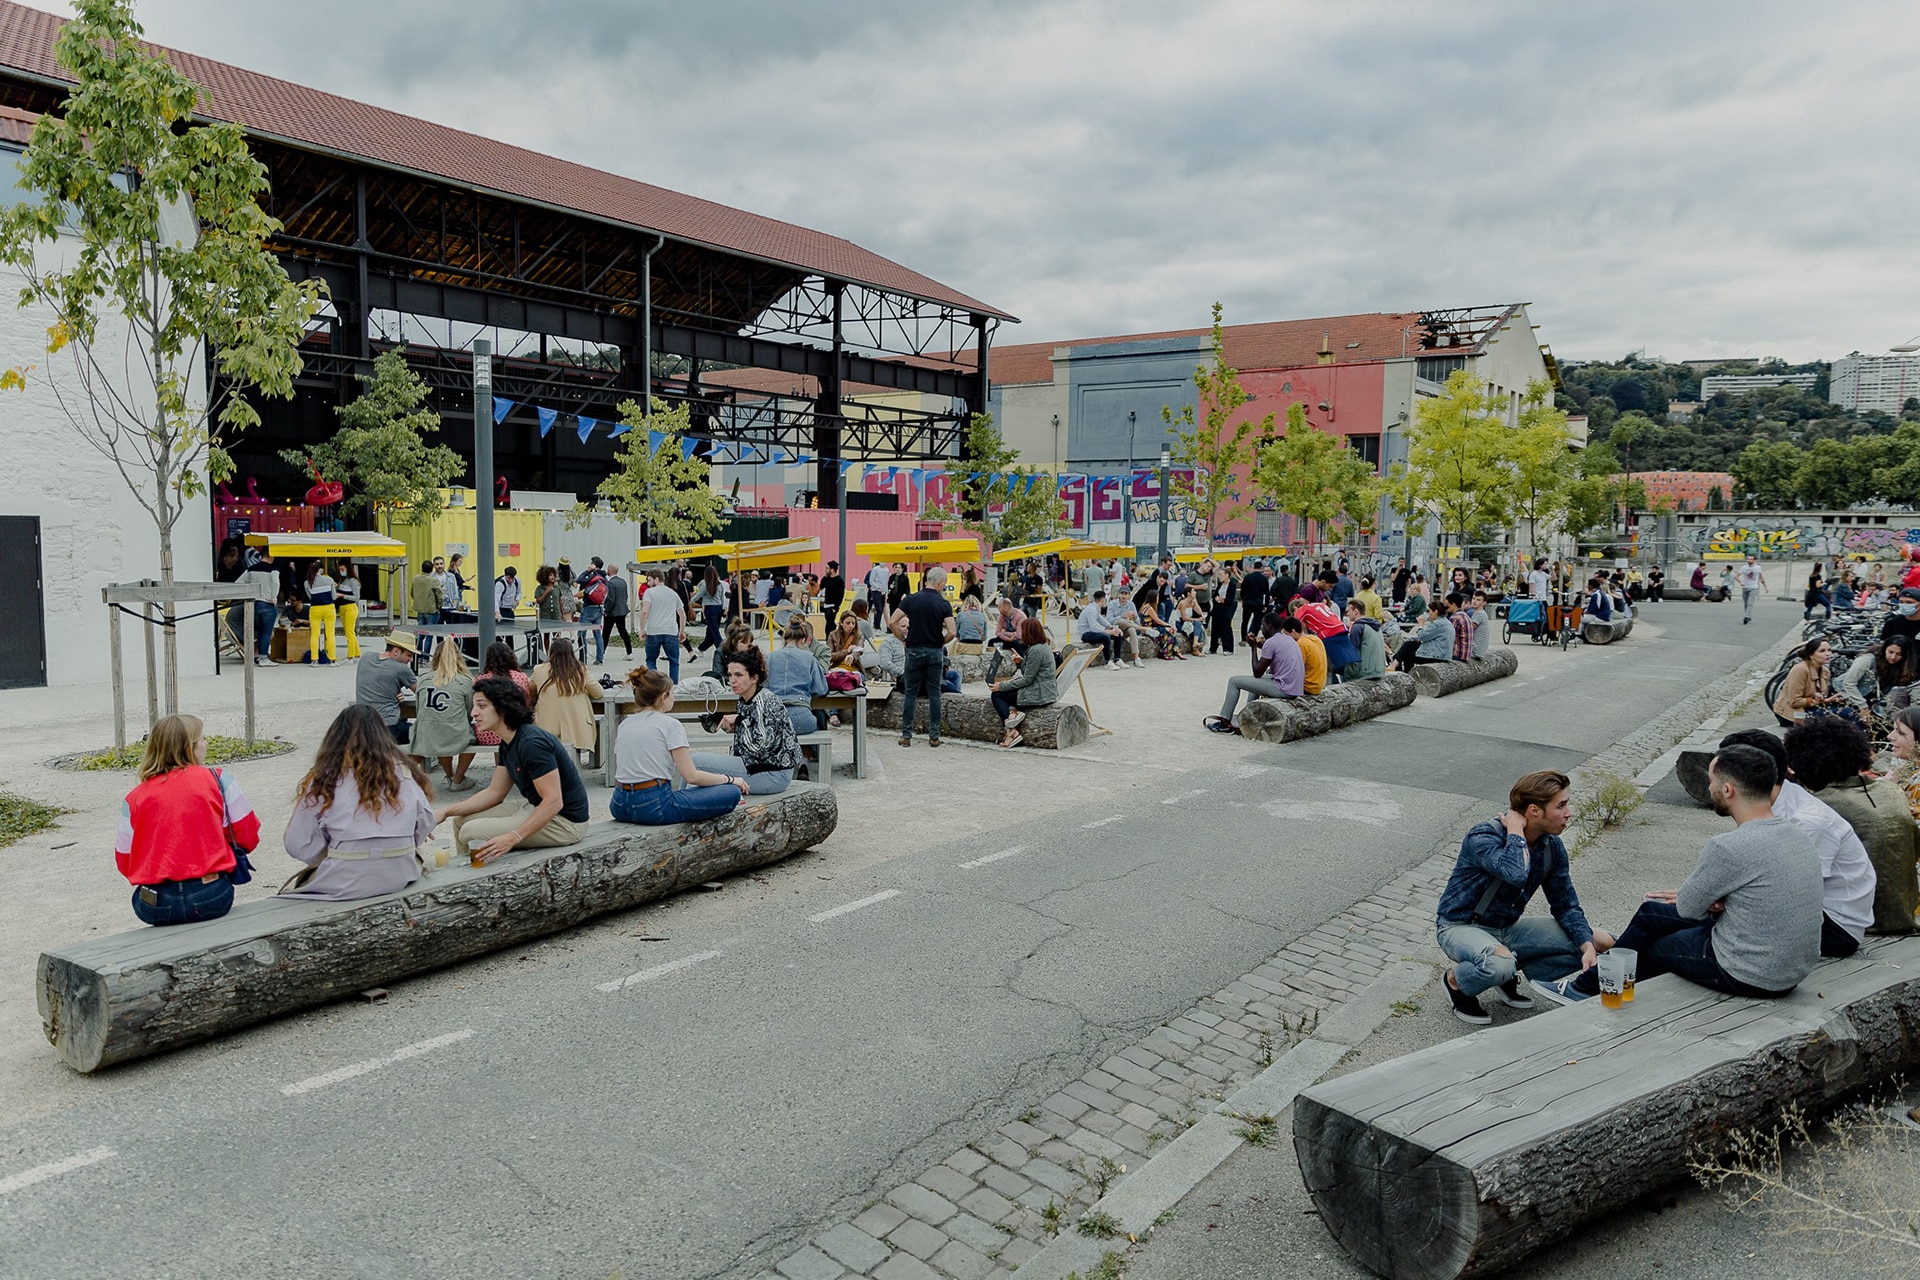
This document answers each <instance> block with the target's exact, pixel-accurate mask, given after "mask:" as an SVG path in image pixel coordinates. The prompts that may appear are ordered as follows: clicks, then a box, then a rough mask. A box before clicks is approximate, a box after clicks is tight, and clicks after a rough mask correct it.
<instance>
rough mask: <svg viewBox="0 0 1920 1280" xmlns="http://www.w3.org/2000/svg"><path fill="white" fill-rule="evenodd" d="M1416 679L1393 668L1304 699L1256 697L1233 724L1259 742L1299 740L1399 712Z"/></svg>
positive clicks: (1410, 698) (1408, 698) (1404, 704)
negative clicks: (1376, 676) (1370, 677)
mask: <svg viewBox="0 0 1920 1280" xmlns="http://www.w3.org/2000/svg"><path fill="white" fill-rule="evenodd" d="M1414 693H1415V688H1414V683H1413V677H1412V676H1410V675H1408V674H1407V673H1406V672H1404V671H1389V672H1387V674H1386V675H1384V676H1381V677H1380V678H1379V679H1378V680H1349V681H1345V682H1343V683H1341V684H1336V685H1332V686H1330V687H1329V688H1328V689H1327V690H1326V691H1325V692H1323V693H1316V694H1311V695H1309V696H1307V697H1304V698H1255V699H1254V700H1253V701H1252V702H1249V703H1248V704H1247V705H1246V706H1244V707H1242V708H1240V714H1239V716H1238V717H1236V718H1235V720H1234V724H1235V725H1236V726H1237V727H1238V728H1239V730H1240V733H1241V736H1242V737H1247V738H1252V739H1253V740H1254V741H1256V742H1297V741H1299V740H1300V739H1301V738H1312V737H1317V736H1319V735H1320V734H1323V733H1329V732H1331V731H1333V730H1335V729H1343V728H1345V727H1346V726H1347V725H1350V724H1353V723H1355V722H1356V721H1360V720H1371V719H1373V717H1375V716H1383V715H1385V714H1386V713H1387V712H1389V711H1397V710H1398V709H1400V708H1401V707H1404V706H1407V705H1409V704H1410V703H1412V701H1413V699H1414Z"/></svg>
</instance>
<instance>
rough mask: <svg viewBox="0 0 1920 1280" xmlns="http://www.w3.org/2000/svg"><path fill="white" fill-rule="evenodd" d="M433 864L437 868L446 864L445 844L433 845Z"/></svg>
mask: <svg viewBox="0 0 1920 1280" xmlns="http://www.w3.org/2000/svg"><path fill="white" fill-rule="evenodd" d="M433 865H434V866H435V867H436V868H438V867H444V866H446V865H447V847H446V846H445V845H435V846H434V848H433Z"/></svg>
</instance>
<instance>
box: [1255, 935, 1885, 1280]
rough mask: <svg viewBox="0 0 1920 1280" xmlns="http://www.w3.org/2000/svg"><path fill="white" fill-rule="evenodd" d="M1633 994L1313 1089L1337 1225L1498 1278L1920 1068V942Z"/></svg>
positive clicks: (1422, 1259)
mask: <svg viewBox="0 0 1920 1280" xmlns="http://www.w3.org/2000/svg"><path fill="white" fill-rule="evenodd" d="M1636 994H1637V997H1638V998H1637V999H1636V1000H1635V1001H1634V1003H1632V1004H1630V1005H1627V1006H1626V1007H1625V1008H1621V1009H1605V1008H1602V1007H1601V1005H1600V1001H1599V1000H1598V999H1594V1000H1587V1001H1583V1002H1581V1003H1580V1004H1577V1005H1573V1006H1570V1007H1567V1008H1560V1009H1553V1010H1551V1011H1550V1012H1548V1013H1545V1014H1542V1015H1540V1016H1536V1017H1531V1018H1527V1019H1525V1020H1524V1021H1520V1022H1514V1023H1509V1024H1508V1025H1506V1026H1502V1027H1496V1028H1492V1029H1490V1030H1486V1031H1480V1032H1476V1033H1475V1034H1472V1035H1467V1036H1461V1037H1458V1038H1456V1039H1453V1040H1449V1041H1447V1042H1446V1043H1444V1044H1440V1045H1436V1046H1434V1047H1432V1048H1430V1049H1425V1050H1422V1051H1421V1052H1419V1053H1414V1054H1409V1055H1408V1056H1406V1057H1403V1058H1397V1059H1394V1060H1393V1061H1391V1062H1383V1063H1380V1064H1378V1065H1376V1066H1372V1067H1368V1068H1366V1069H1365V1070H1361V1071H1356V1072H1354V1073H1352V1074H1351V1075H1346V1076H1342V1077H1340V1078H1339V1079H1337V1080H1330V1081H1327V1082H1325V1083H1323V1084H1318V1085H1314V1086H1313V1087H1312V1088H1310V1089H1308V1090H1306V1091H1305V1092H1303V1093H1302V1094H1300V1095H1299V1096H1298V1097H1297V1098H1296V1099H1295V1101H1294V1108H1293V1132H1294V1153H1295V1155H1296V1157H1297V1158H1298V1159H1299V1162H1300V1172H1301V1174H1302V1176H1303V1178H1304V1179H1305V1182H1306V1186H1307V1190H1308V1191H1309V1193H1311V1195H1312V1196H1313V1202H1314V1205H1315V1207H1316V1208H1317V1209H1318V1210H1319V1215H1320V1220H1321V1222H1322V1223H1324V1224H1325V1225H1326V1227H1327V1229H1328V1230H1329V1231H1330V1232H1332V1233H1333V1236H1334V1238H1335V1239H1336V1240H1338V1241H1339V1242H1340V1243H1341V1245H1342V1246H1343V1247H1345V1248H1346V1250H1347V1252H1348V1253H1350V1254H1352V1255H1353V1257H1354V1259H1355V1260H1356V1261H1358V1262H1359V1263H1361V1264H1362V1265H1364V1266H1366V1267H1368V1268H1370V1269H1371V1270H1373V1271H1374V1272H1375V1273H1377V1274H1379V1275H1382V1276H1390V1277H1394V1280H1428V1278H1430V1277H1436V1278H1442V1280H1454V1278H1455V1277H1464V1276H1482V1275H1489V1274H1492V1273H1494V1272H1497V1271H1502V1270H1504V1269H1506V1268H1509V1267H1513V1266H1515V1265H1516V1264H1517V1263H1519V1262H1520V1261H1521V1260H1522V1259H1523V1258H1525V1257H1526V1256H1527V1255H1528V1254H1530V1253H1532V1252H1533V1251H1534V1250H1536V1249H1538V1248H1540V1247H1542V1246H1543V1245H1546V1244H1550V1243H1552V1242H1553V1241H1556V1240H1559V1239H1562V1238H1564V1237H1566V1236H1568V1235H1571V1234H1573V1232H1574V1231H1575V1230H1576V1229H1577V1228H1578V1227H1579V1226H1580V1225H1581V1224H1582V1223H1583V1222H1586V1221H1588V1220H1590V1219H1593V1218H1599V1217H1604V1216H1605V1215H1607V1214H1609V1213H1611V1212H1613V1211H1615V1210H1618V1209H1620V1208H1622V1207H1624V1206H1626V1205H1627V1204H1629V1203H1630V1202H1632V1201H1634V1200H1636V1199H1638V1198H1639V1197H1641V1196H1644V1195H1646V1194H1647V1193H1648V1192H1650V1191H1653V1190H1655V1189H1656V1188H1658V1187H1661V1186H1663V1185H1665V1184H1667V1183H1670V1182H1674V1181H1678V1180H1679V1179H1681V1178H1684V1177H1686V1176H1687V1172H1688V1166H1689V1160H1690V1158H1691V1157H1693V1156H1694V1155H1695V1153H1696V1152H1697V1151H1700V1150H1703V1149H1704V1150H1709V1151H1717V1150H1724V1149H1725V1147H1726V1144H1727V1141H1728V1138H1729V1135H1730V1134H1732V1133H1733V1132H1734V1131H1735V1130H1742V1129H1745V1130H1751V1129H1754V1128H1764V1127H1766V1126H1768V1125H1770V1124H1771V1123H1773V1122H1774V1121H1776V1120H1778V1119H1779V1118H1780V1116H1781V1113H1782V1111H1783V1110H1784V1109H1785V1108H1787V1107H1789V1106H1794V1105H1799V1106H1801V1107H1804V1108H1805V1109H1806V1110H1807V1111H1809V1112H1811V1113H1818V1112H1819V1111H1820V1110H1822V1109H1823V1108H1826V1107H1829V1106H1832V1105H1833V1104H1834V1103H1836V1102H1838V1101H1840V1100H1842V1099H1843V1098H1845V1097H1846V1096H1848V1095H1849V1094H1852V1093H1855V1092H1857V1091H1859V1090H1861V1089H1863V1088H1867V1087H1869V1086H1872V1085H1875V1084H1877V1083H1879V1082H1882V1081H1885V1080H1887V1079H1889V1078H1890V1077H1893V1076H1895V1075H1897V1074H1900V1073H1902V1072H1910V1071H1912V1070H1913V1069H1914V1068H1915V1067H1916V1066H1920V938H1914V937H1905V938H1868V939H1867V942H1866V945H1864V946H1863V947H1861V949H1860V950H1859V951H1858V952H1857V953H1855V954H1854V955H1853V956H1850V957H1848V958H1847V959H1844V960H1824V961H1822V962H1820V964H1819V965H1818V966H1817V967H1816V968H1815V969H1814V971H1813V973H1812V974H1810V975H1809V976H1808V978H1807V980H1806V981H1805V982H1803V983H1801V984H1800V986H1799V988H1798V989H1797V990H1796V991H1795V992H1794V993H1793V994H1792V995H1790V996H1788V997H1786V998H1784V999H1781V1000H1745V999H1739V998H1737V997H1733V996H1723V995H1719V994H1716V993H1715V992H1712V991H1709V990H1707V989H1706V988H1704V987H1699V986H1695V985H1694V984H1692V983H1690V982H1687V981H1685V980H1684V979H1682V978H1677V977H1673V976H1671V975H1669V976H1665V977H1660V978H1654V979H1652V980H1650V981H1645V982H1641V983H1640V984H1639V990H1638V992H1637V993H1636ZM1513 1274H1520V1273H1519V1272H1514V1273H1513Z"/></svg>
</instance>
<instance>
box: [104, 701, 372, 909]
mask: <svg viewBox="0 0 1920 1280" xmlns="http://www.w3.org/2000/svg"><path fill="white" fill-rule="evenodd" d="M368 710H370V711H371V708H368ZM373 718H374V721H375V722H376V724H377V723H378V721H379V719H380V715H379V713H378V712H373ZM380 731H381V733H382V735H383V736H384V735H385V734H386V729H385V726H381V727H380ZM387 741H388V742H389V743H391V742H392V741H393V739H392V738H391V737H388V738H387ZM206 761H207V735H206V726H205V725H204V724H202V723H201V721H200V717H198V716H165V717H163V718H162V719H161V720H160V722H159V723H158V724H156V725H154V726H153V731H152V732H151V733H149V734H148V735H147V747H146V750H145V752H143V753H142V755H141V757H140V785H139V786H137V787H135V788H134V789H133V790H132V791H130V792H128V793H127V798H126V800H125V801H124V802H123V803H122V804H121V806H120V831H119V834H118V835H117V836H116V837H115V839H114V843H113V858H114V861H115V862H116V863H118V864H119V866H120V874H121V875H124V876H125V877H126V878H127V879H128V880H129V881H131V882H132V884H133V914H134V915H136V916H139V917H140V919H141V921H142V922H144V923H146V924H191V923H193V922H194V921H196V920H215V919H218V918H219V917H221V916H223V915H225V914H227V912H228V911H230V910H232V909H233V886H234V885H235V884H245V883H247V882H248V881H249V880H251V879H253V876H252V874H251V872H252V867H251V865H250V864H249V863H248V862H247V857H246V855H247V852H248V851H249V850H252V849H255V848H258V847H259V844H260V819H258V818H257V817H255V816H254V813H253V806H252V805H251V804H249V803H247V797H246V795H245V794H244V793H243V792H242V791H241V790H240V784H239V783H237V782H235V781H234V780H233V779H232V778H230V777H228V776H227V775H226V774H225V773H223V772H222V771H220V770H219V769H212V768H208V767H207V763H206Z"/></svg>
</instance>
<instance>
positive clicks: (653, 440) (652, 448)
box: [647, 427, 667, 453]
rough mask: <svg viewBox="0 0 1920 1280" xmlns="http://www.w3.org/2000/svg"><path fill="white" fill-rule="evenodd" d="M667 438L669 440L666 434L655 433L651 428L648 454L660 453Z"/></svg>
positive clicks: (648, 438) (661, 432) (648, 439)
mask: <svg viewBox="0 0 1920 1280" xmlns="http://www.w3.org/2000/svg"><path fill="white" fill-rule="evenodd" d="M666 438H667V433H666V432H664V431H655V430H653V429H652V428H651V427H649V428H648V429H647V452H648V453H658V452H660V445H661V443H662V442H663V441H664V440H666Z"/></svg>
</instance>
